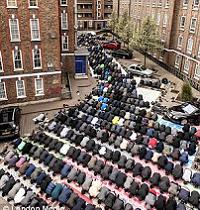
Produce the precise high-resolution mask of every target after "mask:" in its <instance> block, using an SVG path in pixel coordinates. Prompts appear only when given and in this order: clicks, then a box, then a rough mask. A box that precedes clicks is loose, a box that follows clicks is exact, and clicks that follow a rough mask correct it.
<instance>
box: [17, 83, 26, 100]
mask: <svg viewBox="0 0 200 210" xmlns="http://www.w3.org/2000/svg"><path fill="white" fill-rule="evenodd" d="M16 91H17V98H26V89H25V83H24V80H16Z"/></svg>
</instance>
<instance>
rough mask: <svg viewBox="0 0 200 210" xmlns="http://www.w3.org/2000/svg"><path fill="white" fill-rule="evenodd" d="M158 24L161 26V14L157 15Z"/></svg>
mask: <svg viewBox="0 0 200 210" xmlns="http://www.w3.org/2000/svg"><path fill="white" fill-rule="evenodd" d="M156 23H157V25H160V13H158V14H157V20H156Z"/></svg>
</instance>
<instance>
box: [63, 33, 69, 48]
mask: <svg viewBox="0 0 200 210" xmlns="http://www.w3.org/2000/svg"><path fill="white" fill-rule="evenodd" d="M62 50H63V51H67V50H68V36H66V35H63V36H62Z"/></svg>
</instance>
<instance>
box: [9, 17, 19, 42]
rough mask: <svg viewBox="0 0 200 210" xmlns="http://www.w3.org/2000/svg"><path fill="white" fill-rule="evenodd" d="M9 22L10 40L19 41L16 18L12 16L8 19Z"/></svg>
mask: <svg viewBox="0 0 200 210" xmlns="http://www.w3.org/2000/svg"><path fill="white" fill-rule="evenodd" d="M9 24H10V39H11V42H18V41H20V33H19V22H18V19H16V18H14V16H13V17H12V19H10V20H9Z"/></svg>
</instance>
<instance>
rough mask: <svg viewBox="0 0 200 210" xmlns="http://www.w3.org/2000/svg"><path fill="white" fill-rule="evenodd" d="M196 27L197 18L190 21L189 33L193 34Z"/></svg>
mask: <svg viewBox="0 0 200 210" xmlns="http://www.w3.org/2000/svg"><path fill="white" fill-rule="evenodd" d="M196 25H197V18H195V17H192V18H191V21H190V33H195V29H196Z"/></svg>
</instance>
